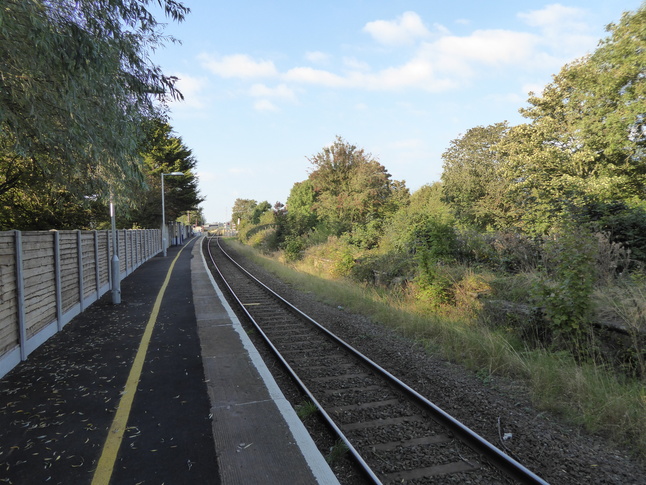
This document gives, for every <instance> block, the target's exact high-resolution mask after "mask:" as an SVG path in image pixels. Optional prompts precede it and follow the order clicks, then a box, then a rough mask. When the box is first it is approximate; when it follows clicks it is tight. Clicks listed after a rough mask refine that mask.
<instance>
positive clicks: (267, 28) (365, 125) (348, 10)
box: [151, 0, 642, 223]
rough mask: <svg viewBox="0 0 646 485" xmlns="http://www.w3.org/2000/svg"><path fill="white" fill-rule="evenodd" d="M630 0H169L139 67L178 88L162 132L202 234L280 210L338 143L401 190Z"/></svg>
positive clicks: (415, 183)
mask: <svg viewBox="0 0 646 485" xmlns="http://www.w3.org/2000/svg"><path fill="white" fill-rule="evenodd" d="M641 1H642V0H564V1H563V2H562V3H552V2H549V1H548V2H543V1H534V0H524V1H520V2H519V1H517V0H488V1H482V0H462V1H447V0H442V1H436V0H417V1H416V0H408V1H406V0H326V1H316V2H315V1H307V0H298V1H296V0H273V1H272V0H264V1H263V0H239V1H235V2H234V1H229V2H223V1H214V0H192V1H191V0H184V1H183V2H182V3H183V4H184V5H185V6H187V7H189V8H190V9H191V13H190V14H189V15H188V16H187V17H186V19H185V21H184V22H182V23H180V24H177V23H175V22H172V21H171V20H162V18H161V16H162V14H159V15H160V16H159V19H160V20H162V21H163V22H165V23H167V25H166V28H165V29H164V33H165V34H166V35H169V36H172V37H174V38H176V39H178V40H179V41H180V42H181V44H180V43H172V42H166V43H165V46H164V47H162V48H158V49H156V50H155V52H154V53H152V54H151V61H152V62H153V63H154V64H156V65H158V66H160V67H161V68H162V70H163V72H164V73H165V74H167V75H173V76H177V77H178V78H179V81H178V82H177V86H178V88H179V90H180V91H181V92H182V93H183V95H184V101H177V102H175V101H173V102H171V103H170V112H169V117H170V120H169V122H170V124H171V126H172V127H173V129H174V132H175V134H176V135H177V136H179V137H181V138H182V140H183V142H184V144H185V145H186V146H187V147H188V148H190V149H191V150H192V151H193V155H194V157H195V158H196V160H197V175H198V177H199V181H200V182H199V187H200V193H201V195H202V196H203V197H205V198H206V200H205V202H203V204H202V209H203V214H204V217H205V219H206V221H207V222H209V223H211V222H224V221H228V220H230V215H231V209H232V207H233V204H234V202H235V200H236V199H238V198H240V199H253V200H256V201H257V202H262V201H268V202H269V203H270V204H271V205H272V206H273V205H274V203H276V202H278V201H279V202H282V203H285V202H286V201H287V198H288V196H289V193H290V190H291V188H292V187H293V185H294V184H295V183H296V182H302V181H303V180H306V179H307V177H308V175H309V173H310V171H311V169H312V164H311V163H310V162H309V160H308V158H312V157H314V156H315V155H316V154H318V153H319V152H321V151H322V150H323V148H324V147H326V146H329V145H330V144H331V143H333V142H334V140H335V139H336V137H337V136H340V137H342V138H343V139H344V140H345V141H347V142H348V143H350V144H352V145H355V146H357V147H358V148H363V149H364V150H365V151H366V152H367V153H369V154H371V155H372V156H373V157H374V158H376V159H377V160H378V161H379V162H380V163H381V164H382V165H383V166H384V167H385V168H386V170H387V171H388V173H390V174H391V176H392V179H393V180H404V181H405V182H406V186H407V187H408V188H409V189H410V190H411V192H414V191H415V190H417V189H419V188H420V187H421V186H423V185H425V184H430V183H433V182H435V181H438V180H440V177H441V174H442V153H443V152H444V151H445V150H446V149H447V148H448V147H449V145H450V143H451V141H452V140H455V139H458V138H460V137H461V136H462V135H463V134H464V133H465V132H466V131H467V130H469V129H470V128H474V127H476V126H487V125H490V124H493V123H498V122H502V121H508V122H509V123H510V125H516V124H519V123H522V122H524V121H525V119H524V118H523V117H522V116H521V115H520V114H519V112H518V110H519V109H520V108H522V107H524V106H527V99H528V93H529V92H534V93H537V94H539V93H541V92H542V89H543V87H544V86H545V85H546V84H548V83H549V82H551V80H552V76H553V75H555V74H557V73H558V72H559V71H560V69H561V67H562V66H563V65H565V64H566V63H568V62H571V61H572V60H574V59H577V58H579V57H581V56H584V55H586V54H588V53H591V52H593V51H594V50H595V48H596V47H597V45H598V43H599V41H600V40H601V39H603V38H605V37H606V36H607V32H606V30H605V27H606V25H608V24H609V23H611V22H618V21H619V20H620V18H621V14H622V13H623V12H625V11H634V10H636V9H638V8H639V6H640V5H641Z"/></svg>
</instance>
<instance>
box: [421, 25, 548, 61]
mask: <svg viewBox="0 0 646 485" xmlns="http://www.w3.org/2000/svg"><path fill="white" fill-rule="evenodd" d="M537 41H538V39H537V37H536V36H535V35H533V34H528V33H524V32H514V31H511V30H476V31H474V32H473V33H472V34H471V35H469V36H467V37H457V36H446V37H442V38H441V39H439V40H438V41H436V42H434V43H433V44H431V45H430V49H431V50H432V51H435V52H436V53H437V55H438V57H439V58H441V59H442V60H443V61H444V62H445V63H446V64H448V65H450V64H452V63H451V62H450V61H449V59H456V60H457V61H458V62H467V61H478V62H481V63H484V64H489V65H497V64H509V63H513V62H518V61H522V60H523V59H527V58H528V57H529V56H530V55H531V53H532V51H533V50H534V47H535V46H536V44H537Z"/></svg>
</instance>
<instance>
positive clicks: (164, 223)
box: [161, 173, 166, 257]
mask: <svg viewBox="0 0 646 485" xmlns="http://www.w3.org/2000/svg"><path fill="white" fill-rule="evenodd" d="M161 192H162V227H161V242H162V248H163V250H164V257H166V238H165V237H164V235H165V234H164V229H166V209H165V207H164V174H163V173H162V174H161Z"/></svg>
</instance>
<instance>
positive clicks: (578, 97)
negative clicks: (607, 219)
mask: <svg viewBox="0 0 646 485" xmlns="http://www.w3.org/2000/svg"><path fill="white" fill-rule="evenodd" d="M608 31H609V32H610V36H609V37H608V38H606V39H604V40H603V41H602V42H601V43H600V45H599V47H598V48H597V50H596V51H595V52H594V53H593V54H592V55H591V56H588V57H584V58H582V59H579V60H577V61H575V62H573V63H571V64H568V65H566V66H564V67H563V69H562V70H561V72H560V73H559V74H558V75H556V76H555V77H554V81H553V82H552V83H551V84H550V85H548V86H547V87H546V88H545V90H544V91H543V93H542V96H540V97H539V96H532V97H530V99H529V103H530V107H529V108H527V109H524V110H521V112H522V113H523V115H524V116H525V117H527V118H529V119H530V120H531V122H530V123H527V124H523V125H519V126H517V127H514V128H512V129H511V130H510V132H509V134H508V136H506V137H504V139H503V141H502V143H501V144H500V145H498V147H497V149H498V150H502V151H504V152H505V153H507V154H508V156H507V160H506V163H505V166H504V171H505V176H506V178H507V180H508V181H509V182H510V185H509V191H508V193H509V195H510V196H511V197H512V199H513V200H514V201H515V202H516V204H517V207H518V209H519V210H518V219H519V223H520V225H521V227H523V228H524V229H525V230H528V231H533V232H544V231H546V230H548V229H549V228H550V227H553V226H554V225H555V224H556V223H557V222H558V221H559V220H563V219H569V218H571V217H572V214H573V213H581V212H582V211H581V209H582V208H584V207H585V206H586V205H589V204H597V203H599V202H610V201H624V202H629V203H630V202H631V201H637V200H639V199H642V198H643V194H644V190H645V189H646V166H645V165H644V147H645V143H646V119H645V118H646V117H645V116H644V113H646V106H645V100H646V87H645V80H646V68H645V67H644V66H646V50H645V49H644V45H645V43H646V6H642V7H641V8H640V9H639V10H638V11H637V12H635V13H625V14H624V15H623V16H622V19H621V21H620V22H619V24H610V25H609V26H608Z"/></svg>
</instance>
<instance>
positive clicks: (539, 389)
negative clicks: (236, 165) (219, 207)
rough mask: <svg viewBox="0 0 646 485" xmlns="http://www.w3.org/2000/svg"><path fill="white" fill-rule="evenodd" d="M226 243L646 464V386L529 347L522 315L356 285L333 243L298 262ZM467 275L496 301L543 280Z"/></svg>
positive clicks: (594, 364)
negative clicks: (343, 272) (519, 387)
mask: <svg viewBox="0 0 646 485" xmlns="http://www.w3.org/2000/svg"><path fill="white" fill-rule="evenodd" d="M227 243H228V244H232V245H235V248H236V250H237V251H239V252H241V253H243V254H244V255H245V256H246V257H248V258H251V259H252V260H253V261H255V262H256V263H258V264H260V265H262V266H263V267H265V268H266V269H267V270H269V271H270V272H272V273H274V274H275V275H276V276H278V277H279V278H280V279H282V280H283V281H285V282H287V283H289V284H291V285H293V286H294V287H295V288H299V289H300V290H302V291H304V292H310V293H312V294H313V295H314V296H315V297H316V298H318V299H320V300H322V301H324V302H326V303H329V304H331V305H334V306H342V307H344V308H345V309H346V310H347V311H351V312H357V313H361V314H365V315H367V316H369V317H371V318H372V319H373V320H374V321H375V322H377V323H379V324H381V325H384V326H388V327H390V328H393V329H395V330H396V331H398V332H400V333H401V334H402V335H405V336H406V337H408V338H411V339H414V340H416V341H417V342H419V343H420V344H421V345H423V346H424V347H425V348H426V349H427V350H428V351H429V352H432V353H434V354H435V355H441V356H443V357H444V358H446V359H448V360H450V361H453V362H456V363H460V364H462V365H464V366H465V367H467V368H469V369H470V370H471V371H473V372H474V373H475V374H476V375H477V376H478V377H479V378H480V379H481V380H482V381H483V384H485V385H488V384H490V383H491V382H492V381H493V380H495V379H497V378H499V377H510V378H513V379H515V380H517V381H519V382H522V383H523V385H524V386H526V388H527V389H528V391H529V393H530V395H531V397H532V400H533V402H534V403H535V405H536V407H537V408H538V409H542V410H546V411H550V412H553V413H555V414H557V415H560V416H562V417H564V418H565V419H567V420H568V421H569V422H571V423H573V424H576V425H580V426H582V427H584V428H585V429H587V430H588V431H591V432H596V433H600V434H602V435H604V436H606V437H608V438H610V439H611V440H613V441H615V442H618V443H621V444H623V445H626V446H628V447H629V448H630V449H632V450H634V452H635V453H636V454H637V455H638V456H640V457H641V458H642V459H644V458H646V412H645V411H646V392H645V390H644V385H643V381H642V380H640V379H639V378H638V377H637V376H634V375H633V376H629V375H627V374H626V373H625V372H622V371H621V369H620V368H617V367H613V366H611V365H609V364H608V362H605V361H603V360H602V356H601V353H599V355H598V360H595V359H593V358H589V359H581V358H577V357H575V356H574V355H573V354H572V353H571V352H568V351H565V350H555V349H554V348H550V347H548V346H546V345H543V344H539V343H537V342H534V344H530V343H529V342H528V341H527V340H523V338H522V336H521V335H519V334H518V333H517V331H515V330H514V329H513V328H511V327H510V324H511V323H510V322H513V321H519V320H521V319H522V318H523V314H516V315H512V314H511V313H508V314H507V315H503V314H501V313H500V312H499V311H497V310H496V311H493V310H488V309H487V304H486V303H485V300H481V299H480V298H473V299H471V300H469V301H468V302H466V303H465V304H464V305H457V306H456V305H454V304H440V305H433V306H429V304H428V302H425V301H420V300H419V299H418V298H416V296H415V292H414V291H412V290H406V289H404V288H402V287H397V288H390V289H388V288H385V287H379V286H375V285H368V284H365V283H364V284H358V283H357V282H355V281H352V280H351V279H350V278H348V277H347V276H340V275H339V274H338V273H337V271H336V270H335V265H334V263H333V260H332V259H331V258H330V255H331V254H332V253H333V251H334V250H333V248H332V247H331V246H334V244H331V245H322V246H320V247H317V248H311V249H310V250H308V251H307V254H306V255H305V256H304V257H303V258H302V259H301V260H299V261H298V262H296V263H294V262H292V263H288V262H286V261H285V256H284V254H283V253H280V252H276V253H272V254H262V253H261V252H259V251H257V250H255V249H253V248H251V247H249V246H247V245H243V244H240V243H239V242H237V241H235V240H232V239H231V240H228V241H227ZM323 255H325V257H323ZM458 269H459V268H454V271H456V272H457V271H458ZM463 271H465V275H464V278H463V280H466V281H477V282H479V283H478V284H479V285H480V286H479V288H481V289H482V288H483V287H484V285H485V284H486V285H487V288H488V292H489V294H488V296H487V297H486V298H487V299H491V300H493V299H495V298H502V297H507V298H516V301H518V300H519V298H518V294H519V293H521V289H522V288H525V289H526V288H527V287H531V286H532V283H533V280H535V279H536V278H538V276H536V275H532V274H531V273H526V274H523V275H520V276H519V277H518V278H517V279H516V281H515V282H511V281H509V280H508V279H507V278H506V277H498V278H497V277H496V276H495V275H494V274H491V273H489V274H487V273H476V272H473V271H466V270H464V269H463ZM463 280H461V281H463ZM466 284H467V283H463V285H466ZM510 301H511V300H510ZM644 303H646V300H644ZM618 311H621V310H618ZM590 338H593V337H592V336H590ZM594 338H597V340H598V337H594ZM598 343H599V344H602V342H600V341H599V342H598Z"/></svg>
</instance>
